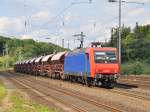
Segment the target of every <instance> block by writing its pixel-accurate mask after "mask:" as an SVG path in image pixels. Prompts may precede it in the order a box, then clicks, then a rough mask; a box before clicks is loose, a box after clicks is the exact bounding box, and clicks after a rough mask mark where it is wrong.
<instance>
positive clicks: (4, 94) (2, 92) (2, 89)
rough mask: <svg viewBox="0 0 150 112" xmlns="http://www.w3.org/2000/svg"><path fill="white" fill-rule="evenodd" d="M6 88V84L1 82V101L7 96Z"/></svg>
mask: <svg viewBox="0 0 150 112" xmlns="http://www.w3.org/2000/svg"><path fill="white" fill-rule="evenodd" d="M6 93H7V91H6V88H5V86H4V85H3V84H2V83H1V82H0V103H1V101H2V99H3V98H4V97H5V96H6Z"/></svg>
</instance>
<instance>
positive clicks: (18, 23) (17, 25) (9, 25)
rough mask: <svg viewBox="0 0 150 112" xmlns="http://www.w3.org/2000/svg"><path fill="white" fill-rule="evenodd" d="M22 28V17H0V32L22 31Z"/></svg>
mask: <svg viewBox="0 0 150 112" xmlns="http://www.w3.org/2000/svg"><path fill="white" fill-rule="evenodd" d="M23 28H24V22H23V18H22V17H20V18H19V17H18V18H9V17H5V16H3V17H0V33H2V34H7V33H10V32H22V31H23Z"/></svg>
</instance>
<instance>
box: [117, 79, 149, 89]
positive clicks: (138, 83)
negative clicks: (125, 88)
mask: <svg viewBox="0 0 150 112" xmlns="http://www.w3.org/2000/svg"><path fill="white" fill-rule="evenodd" d="M119 83H121V84H125V85H133V86H137V87H141V88H145V89H150V82H148V83H147V82H146V83H145V82H144V81H137V80H136V81H134V80H127V79H121V80H119Z"/></svg>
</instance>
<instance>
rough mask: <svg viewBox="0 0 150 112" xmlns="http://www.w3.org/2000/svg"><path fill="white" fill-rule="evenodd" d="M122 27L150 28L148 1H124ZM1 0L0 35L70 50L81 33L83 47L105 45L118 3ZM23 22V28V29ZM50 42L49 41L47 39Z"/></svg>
mask: <svg viewBox="0 0 150 112" xmlns="http://www.w3.org/2000/svg"><path fill="white" fill-rule="evenodd" d="M125 1H127V2H140V3H141V2H143V3H145V4H144V5H141V4H131V3H122V24H124V25H125V26H130V27H132V28H133V27H134V26H135V23H136V22H138V23H139V24H140V25H145V24H150V0H125ZM88 2H89V0H0V35H3V36H11V37H12V38H13V37H14V36H15V37H17V38H20V39H28V38H32V39H34V40H36V41H44V42H52V43H55V44H58V45H60V46H61V45H62V39H64V40H65V47H67V46H68V42H69V47H70V48H71V49H74V48H75V47H77V46H79V41H78V40H77V39H78V37H74V36H73V35H74V34H79V33H80V32H83V33H84V34H85V35H86V37H85V38H84V46H85V47H87V46H90V42H93V41H100V42H104V41H108V40H109V38H110V31H111V28H112V27H117V26H118V3H117V2H116V3H110V2H108V0H92V3H88ZM25 20H26V28H25V25H24V24H25ZM48 38H49V39H48Z"/></svg>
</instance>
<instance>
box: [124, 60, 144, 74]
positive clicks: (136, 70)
mask: <svg viewBox="0 0 150 112" xmlns="http://www.w3.org/2000/svg"><path fill="white" fill-rule="evenodd" d="M122 74H124V75H141V74H144V66H143V63H141V62H138V61H137V62H134V63H126V64H124V65H122Z"/></svg>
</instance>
